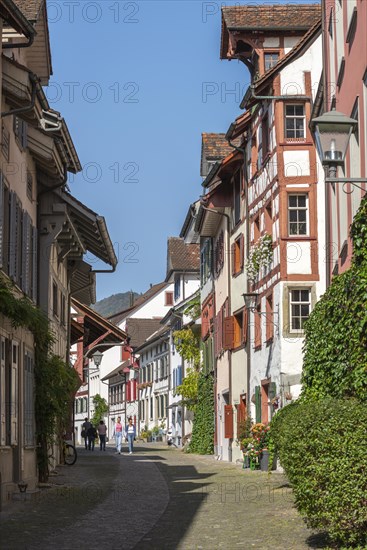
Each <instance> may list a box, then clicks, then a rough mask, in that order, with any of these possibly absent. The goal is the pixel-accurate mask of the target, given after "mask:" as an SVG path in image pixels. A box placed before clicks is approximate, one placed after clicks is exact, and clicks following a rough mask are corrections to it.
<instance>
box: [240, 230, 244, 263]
mask: <svg viewBox="0 0 367 550" xmlns="http://www.w3.org/2000/svg"><path fill="white" fill-rule="evenodd" d="M244 261H245V251H244V236H243V234H242V233H241V236H240V269H243V264H244Z"/></svg>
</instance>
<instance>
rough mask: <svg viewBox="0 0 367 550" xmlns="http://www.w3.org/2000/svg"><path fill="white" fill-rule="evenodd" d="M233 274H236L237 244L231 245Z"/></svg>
mask: <svg viewBox="0 0 367 550" xmlns="http://www.w3.org/2000/svg"><path fill="white" fill-rule="evenodd" d="M231 260H232V275H235V274H236V245H235V243H232V245H231Z"/></svg>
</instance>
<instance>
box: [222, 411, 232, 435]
mask: <svg viewBox="0 0 367 550" xmlns="http://www.w3.org/2000/svg"><path fill="white" fill-rule="evenodd" d="M224 437H225V438H226V439H233V407H232V405H224Z"/></svg>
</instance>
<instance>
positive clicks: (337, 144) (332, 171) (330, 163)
mask: <svg viewBox="0 0 367 550" xmlns="http://www.w3.org/2000/svg"><path fill="white" fill-rule="evenodd" d="M311 124H312V127H313V129H314V134H315V140H316V147H317V151H318V154H319V156H320V159H321V162H322V164H323V165H324V166H325V168H326V178H325V182H326V183H343V184H345V183H350V184H352V185H354V186H355V187H358V188H359V189H362V191H365V189H363V188H362V187H360V186H359V185H358V183H367V179H366V178H355V177H353V176H352V177H349V178H337V177H336V171H337V168H338V166H342V167H344V160H345V155H346V152H347V149H348V145H349V140H350V136H351V135H352V132H353V131H354V130H355V128H356V126H357V124H358V121H357V120H355V119H354V118H350V117H348V116H347V115H345V114H343V113H340V112H339V111H336V110H335V109H333V110H332V111H329V112H327V113H324V114H323V115H321V116H319V117H317V118H314V119H312V121H311Z"/></svg>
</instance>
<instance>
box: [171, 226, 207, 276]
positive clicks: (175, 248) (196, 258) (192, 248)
mask: <svg viewBox="0 0 367 550" xmlns="http://www.w3.org/2000/svg"><path fill="white" fill-rule="evenodd" d="M199 270H200V245H199V244H187V243H185V241H184V240H183V239H182V238H181V237H169V239H168V243H167V277H166V281H167V280H168V279H169V277H170V275H171V273H172V271H199Z"/></svg>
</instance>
